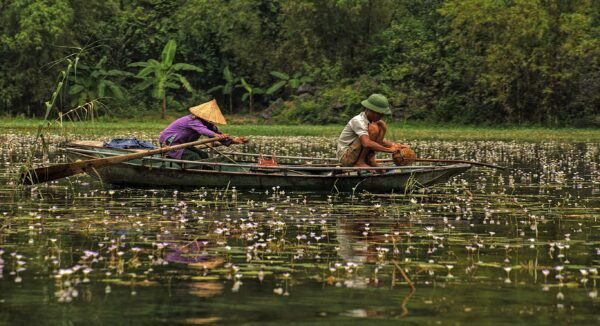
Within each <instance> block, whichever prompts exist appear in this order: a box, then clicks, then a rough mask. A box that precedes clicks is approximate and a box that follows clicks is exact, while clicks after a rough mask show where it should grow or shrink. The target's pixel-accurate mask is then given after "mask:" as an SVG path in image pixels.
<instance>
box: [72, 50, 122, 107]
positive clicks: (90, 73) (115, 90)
mask: <svg viewBox="0 0 600 326" xmlns="http://www.w3.org/2000/svg"><path fill="white" fill-rule="evenodd" d="M106 60H107V58H106V57H103V58H102V59H100V61H98V63H96V64H95V65H94V66H88V65H85V64H82V63H79V64H78V65H77V69H76V71H75V72H74V73H73V74H71V75H70V76H69V79H70V81H71V83H72V86H71V87H70V88H69V95H71V96H72V100H71V105H72V106H78V105H82V104H84V103H88V102H90V101H93V100H96V99H99V98H103V97H113V98H117V99H122V98H124V95H123V93H124V89H123V87H121V86H120V85H119V84H118V83H117V82H115V81H114V80H111V79H118V78H122V77H127V76H131V75H132V74H131V73H129V72H126V71H121V70H117V69H111V70H106V69H104V67H103V66H104V64H105V63H106Z"/></svg>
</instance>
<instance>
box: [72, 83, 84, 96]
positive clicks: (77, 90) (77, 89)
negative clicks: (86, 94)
mask: <svg viewBox="0 0 600 326" xmlns="http://www.w3.org/2000/svg"><path fill="white" fill-rule="evenodd" d="M81 91H83V86H81V85H78V84H75V85H73V86H71V88H70V89H69V94H70V95H75V94H78V93H81Z"/></svg>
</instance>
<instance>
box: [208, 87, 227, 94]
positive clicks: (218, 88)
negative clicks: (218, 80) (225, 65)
mask: <svg viewBox="0 0 600 326" xmlns="http://www.w3.org/2000/svg"><path fill="white" fill-rule="evenodd" d="M220 89H223V86H215V87H213V88H211V89H209V90H207V91H206V92H207V93H213V92H216V91H218V90H220Z"/></svg>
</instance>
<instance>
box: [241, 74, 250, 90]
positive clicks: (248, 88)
mask: <svg viewBox="0 0 600 326" xmlns="http://www.w3.org/2000/svg"><path fill="white" fill-rule="evenodd" d="M241 82H242V86H244V88H245V89H246V91H247V92H248V93H252V87H250V85H249V84H248V83H247V82H246V80H245V79H244V78H242V79H241Z"/></svg>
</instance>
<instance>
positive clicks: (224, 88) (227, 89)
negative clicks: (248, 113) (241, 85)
mask: <svg viewBox="0 0 600 326" xmlns="http://www.w3.org/2000/svg"><path fill="white" fill-rule="evenodd" d="M223 79H224V80H225V84H223V85H219V86H215V87H213V88H211V89H209V90H208V92H209V93H213V92H215V91H218V90H220V91H221V94H223V95H225V96H227V97H228V98H229V113H232V112H233V89H234V87H235V86H236V85H237V82H238V81H239V80H240V78H239V77H235V76H234V75H233V73H232V72H231V70H230V69H229V66H225V68H223Z"/></svg>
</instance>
